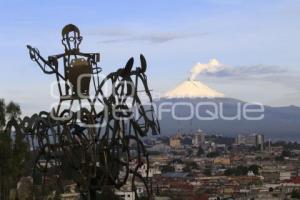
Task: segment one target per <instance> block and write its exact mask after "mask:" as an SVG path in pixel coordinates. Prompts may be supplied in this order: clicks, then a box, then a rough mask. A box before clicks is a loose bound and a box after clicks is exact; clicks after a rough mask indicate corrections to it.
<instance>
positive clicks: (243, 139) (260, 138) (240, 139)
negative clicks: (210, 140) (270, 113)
mask: <svg viewBox="0 0 300 200" xmlns="http://www.w3.org/2000/svg"><path fill="white" fill-rule="evenodd" d="M236 144H238V145H241V144H244V145H247V146H259V147H260V148H261V150H263V149H264V135H263V134H257V133H254V134H251V135H241V134H240V135H238V136H237V137H236Z"/></svg>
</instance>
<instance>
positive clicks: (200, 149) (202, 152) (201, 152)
mask: <svg viewBox="0 0 300 200" xmlns="http://www.w3.org/2000/svg"><path fill="white" fill-rule="evenodd" d="M204 153H205V152H204V150H203V148H202V147H199V149H198V151H197V156H198V157H200V156H202V155H203V154H204Z"/></svg>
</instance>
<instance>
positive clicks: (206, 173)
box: [203, 168, 211, 176]
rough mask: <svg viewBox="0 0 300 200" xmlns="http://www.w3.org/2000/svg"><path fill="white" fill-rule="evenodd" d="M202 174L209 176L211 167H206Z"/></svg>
mask: <svg viewBox="0 0 300 200" xmlns="http://www.w3.org/2000/svg"><path fill="white" fill-rule="evenodd" d="M203 174H204V175H205V176H211V169H209V168H206V169H205V170H204V172H203Z"/></svg>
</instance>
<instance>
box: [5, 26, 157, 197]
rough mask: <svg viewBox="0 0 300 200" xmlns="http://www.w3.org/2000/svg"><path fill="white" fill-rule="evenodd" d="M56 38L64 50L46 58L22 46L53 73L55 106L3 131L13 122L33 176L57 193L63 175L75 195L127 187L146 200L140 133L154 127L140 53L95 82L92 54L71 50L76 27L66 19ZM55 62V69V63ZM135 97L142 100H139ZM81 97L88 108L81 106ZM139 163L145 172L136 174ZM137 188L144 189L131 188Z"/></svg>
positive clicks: (96, 69) (75, 44)
mask: <svg viewBox="0 0 300 200" xmlns="http://www.w3.org/2000/svg"><path fill="white" fill-rule="evenodd" d="M62 36H63V39H62V43H63V45H64V47H65V53H63V54H58V55H54V56H49V57H48V59H47V60H46V59H44V58H43V57H42V56H41V55H40V53H39V51H38V49H36V48H33V47H31V46H29V45H28V46H27V47H28V49H29V54H30V58H31V59H32V60H33V61H35V62H36V63H37V64H38V65H39V66H40V68H41V69H42V71H43V72H44V73H46V74H55V76H56V80H57V83H58V90H59V94H60V101H59V104H58V106H57V108H54V109H53V110H52V111H51V112H45V111H42V112H40V113H39V114H35V115H33V116H31V117H25V118H23V119H22V120H20V121H19V122H15V123H11V125H10V126H9V127H7V131H12V127H15V130H18V131H17V134H18V135H22V137H21V136H20V138H21V139H24V140H26V141H27V142H28V143H29V145H30V147H31V149H32V152H33V154H34V155H35V160H34V166H33V171H32V173H33V177H42V180H41V181H42V182H41V184H42V185H46V184H47V180H49V179H55V181H56V182H57V192H58V193H59V192H62V191H63V185H64V184H63V182H64V181H65V180H72V181H73V182H75V183H76V184H77V190H78V191H79V192H80V194H81V197H82V199H97V194H101V193H102V192H103V190H104V188H105V187H110V188H111V189H112V190H113V191H118V190H122V188H124V187H125V186H130V189H131V191H133V192H134V194H135V196H136V199H139V198H140V197H141V196H143V197H146V198H147V199H151V198H152V194H151V190H150V188H149V184H148V170H149V160H148V154H147V152H146V149H145V147H144V145H143V142H142V141H141V138H142V137H144V136H146V135H147V134H148V133H149V132H151V133H152V134H158V133H159V131H160V130H159V124H158V121H157V120H156V119H155V116H154V108H153V105H152V97H151V94H150V90H149V88H148V85H147V76H146V75H145V72H146V69H147V63H146V60H145V58H144V56H143V55H140V67H137V68H136V69H133V64H134V59H133V58H130V59H129V60H128V62H127V64H126V65H125V67H124V68H120V69H118V70H117V71H116V72H113V73H111V74H109V75H108V76H106V77H105V78H104V79H103V80H100V78H99V73H100V72H101V68H100V67H98V66H97V62H99V60H100V55H99V54H97V53H81V52H80V51H79V45H80V43H81V41H82V37H81V36H80V31H79V29H78V28H77V27H76V26H75V25H72V24H69V25H67V26H65V27H64V28H63V30H62ZM60 60H62V65H63V69H60V68H59V67H60V66H59V61H60ZM91 81H92V85H93V87H94V90H95V95H93V96H91V95H90V94H91V93H90V82H91ZM107 85H109V87H107ZM141 94H143V95H141ZM142 96H143V97H147V101H146V102H147V103H146V104H145V103H144V102H145V101H144V100H143V99H144V98H142ZM83 100H87V102H88V106H87V104H82V101H83ZM65 101H69V108H67V109H62V108H61V104H62V103H64V102H65ZM74 101H78V102H79V105H80V107H79V109H78V110H75V111H74V110H72V109H71V107H72V104H73V102H74ZM66 116H67V117H66ZM143 166H146V168H145V169H146V174H147V175H146V176H143V175H142V172H141V170H142V167H143ZM36 179H37V178H36ZM137 184H138V185H139V186H137ZM138 187H142V188H144V191H145V192H144V193H142V194H141V193H139V191H138V190H137V188H138Z"/></svg>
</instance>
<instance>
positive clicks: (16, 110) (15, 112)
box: [6, 101, 22, 119]
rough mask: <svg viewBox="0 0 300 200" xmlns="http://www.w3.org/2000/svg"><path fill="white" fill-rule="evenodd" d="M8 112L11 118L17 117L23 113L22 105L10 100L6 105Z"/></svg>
mask: <svg viewBox="0 0 300 200" xmlns="http://www.w3.org/2000/svg"><path fill="white" fill-rule="evenodd" d="M6 113H7V114H8V117H9V119H12V118H14V119H16V118H17V117H19V116H20V115H21V114H22V112H21V108H20V105H19V104H17V103H15V102H13V101H11V102H9V104H8V105H7V106H6Z"/></svg>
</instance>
